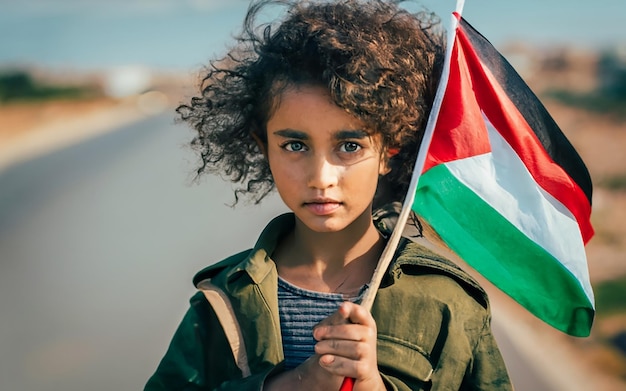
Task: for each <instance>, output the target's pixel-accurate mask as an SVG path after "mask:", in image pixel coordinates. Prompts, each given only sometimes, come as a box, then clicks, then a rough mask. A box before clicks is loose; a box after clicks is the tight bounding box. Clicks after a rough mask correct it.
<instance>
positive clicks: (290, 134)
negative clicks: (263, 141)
mask: <svg viewBox="0 0 626 391" xmlns="http://www.w3.org/2000/svg"><path fill="white" fill-rule="evenodd" d="M274 134H275V135H276V136H281V137H284V138H295V139H297V140H308V139H309V136H308V135H307V134H306V133H305V132H301V131H299V130H293V129H281V130H277V131H275V132H274Z"/></svg>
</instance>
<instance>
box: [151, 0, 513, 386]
mask: <svg viewBox="0 0 626 391" xmlns="http://www.w3.org/2000/svg"><path fill="white" fill-rule="evenodd" d="M396 3H397V1H390V2H387V1H383V0H331V1H286V0H285V1H267V0H261V1H257V2H253V3H252V4H251V6H250V8H249V11H248V14H247V17H246V20H245V24H244V33H243V34H242V36H240V37H239V38H238V46H236V47H235V48H234V49H232V50H231V51H230V53H229V54H228V55H227V56H226V57H225V58H223V59H222V60H220V61H216V62H213V63H212V64H211V67H210V69H209V71H208V74H207V76H206V77H205V78H204V81H203V85H202V94H201V96H200V97H197V98H193V99H192V100H191V102H190V104H188V105H183V106H180V107H179V108H178V112H179V113H180V115H181V118H182V119H183V120H184V121H186V122H188V123H189V124H190V125H191V126H192V127H193V128H194V129H195V130H196V131H197V136H196V137H195V138H194V140H193V141H192V145H193V146H194V147H195V148H196V149H197V150H198V151H199V153H200V156H201V158H202V165H201V167H200V168H199V170H198V173H199V174H202V173H204V172H206V171H208V172H212V173H218V174H221V175H226V176H228V177H229V178H230V179H231V180H232V181H233V182H239V183H242V184H243V187H241V188H240V189H238V190H237V191H236V192H235V198H236V199H239V198H240V197H244V196H246V197H250V199H251V200H253V201H254V202H260V201H261V199H262V198H263V197H264V196H265V195H267V194H268V193H269V192H270V191H271V190H272V189H273V188H274V187H275V188H276V189H277V190H278V193H279V194H280V196H281V198H282V200H283V201H284V203H285V204H286V205H287V207H288V208H289V209H290V210H291V211H292V212H293V213H289V214H286V215H283V216H279V217H277V218H276V219H274V220H273V221H271V222H270V223H269V225H268V226H267V227H266V228H265V230H264V231H263V233H262V234H261V236H260V238H259V239H258V241H257V244H256V245H255V247H254V248H253V249H250V250H246V251H243V252H241V253H239V254H236V255H233V256H231V257H229V258H227V259H225V260H223V261H221V262H218V263H216V264H214V265H212V266H209V267H208V268H206V269H204V270H202V271H201V272H200V273H198V274H197V275H196V277H195V278H194V283H195V284H196V286H197V287H198V288H199V290H200V291H199V292H198V294H196V295H195V296H194V297H193V298H192V299H191V307H190V309H189V310H188V312H187V314H186V315H185V318H184V319H183V321H182V323H181V324H180V326H179V328H178V330H177V331H176V334H175V335H174V338H173V340H172V342H171V344H170V347H169V349H168V351H167V353H166V355H165V357H164V358H163V359H162V361H161V364H160V365H159V367H158V369H157V370H156V373H155V374H154V375H153V376H152V377H151V378H150V380H149V381H148V383H147V385H146V390H214V389H220V390H261V389H263V390H338V389H339V387H340V385H341V382H342V380H343V379H344V377H350V378H353V379H354V381H355V382H354V390H355V391H372V390H385V389H390V390H458V389H463V390H479V389H480V390H488V389H493V390H507V389H511V386H510V383H509V379H508V375H507V371H506V368H505V366H504V364H503V362H502V358H501V356H500V353H499V351H498V348H497V346H496V343H495V341H494V338H493V336H492V334H491V329H490V311H489V306H488V301H487V297H486V294H485V292H484V291H483V290H482V289H481V288H480V286H479V285H478V284H477V283H476V282H475V281H474V280H472V279H471V278H470V277H469V276H468V275H467V274H465V273H464V272H463V271H461V270H460V269H459V268H457V267H456V266H455V265H454V264H452V263H450V262H449V261H447V260H445V259H444V258H443V257H441V256H440V255H437V254H436V253H433V252H431V251H429V250H428V249H427V248H426V247H424V246H422V245H420V244H418V243H417V242H416V241H411V240H409V239H403V240H402V241H401V243H400V245H399V247H398V249H397V251H396V253H395V256H394V261H393V262H392V264H391V266H390V267H389V269H388V271H387V274H386V276H385V278H384V280H383V282H382V284H381V286H380V288H379V290H378V293H377V295H376V300H375V302H374V304H373V307H372V309H371V312H369V311H367V310H366V309H365V308H363V307H361V306H360V305H359V304H358V303H359V302H360V299H361V298H362V296H363V294H364V293H365V292H366V291H367V289H368V283H369V281H370V278H371V276H372V273H373V271H374V269H375V268H376V265H377V263H378V259H379V257H380V254H381V252H382V250H383V248H384V246H385V243H386V238H387V237H388V235H389V234H390V232H391V229H392V228H393V223H394V218H395V217H396V216H397V214H396V209H397V203H394V202H395V201H401V200H402V198H403V196H404V194H405V191H406V187H407V185H408V182H409V178H410V175H411V169H412V164H413V162H414V160H415V154H416V153H417V149H418V146H419V143H420V140H421V136H422V132H423V128H424V125H425V122H426V119H427V115H428V111H429V109H430V106H431V103H432V100H433V97H434V93H435V89H436V85H437V81H438V75H439V72H440V68H441V64H442V61H443V52H444V48H443V46H444V45H443V39H442V34H441V31H439V29H438V26H437V23H436V21H435V20H433V17H432V16H430V15H428V14H424V13H419V14H411V13H409V12H408V11H405V10H403V9H401V8H399V6H398V5H397V4H396ZM278 4H280V5H282V6H285V7H287V13H286V15H287V16H286V18H285V19H284V20H283V21H282V22H281V23H280V24H278V25H265V26H263V25H261V26H257V22H256V18H257V16H258V15H259V14H260V13H261V12H262V11H263V10H265V9H267V7H268V5H272V6H276V5H278ZM271 11H275V8H271Z"/></svg>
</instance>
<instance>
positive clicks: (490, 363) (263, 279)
mask: <svg viewBox="0 0 626 391" xmlns="http://www.w3.org/2000/svg"><path fill="white" fill-rule="evenodd" d="M293 224H294V217H293V215H292V214H286V215H282V216H279V217H277V218H276V219H274V220H273V221H272V222H271V223H270V224H269V225H268V226H267V227H266V228H265V230H264V231H263V233H262V234H261V237H260V238H259V240H258V242H257V244H256V245H255V247H254V248H253V249H251V250H246V251H243V252H241V253H239V254H235V255H233V256H231V257H229V258H227V259H225V260H223V261H221V262H219V263H217V264H214V265H212V266H209V267H207V268H206V269H204V270H202V271H201V272H199V273H198V274H197V275H196V277H195V278H194V283H195V284H196V285H197V284H198V283H199V282H200V281H202V280H205V279H207V278H208V279H210V280H211V283H212V284H214V285H216V286H218V287H219V288H221V289H222V290H223V291H224V292H225V293H226V294H227V295H228V296H229V298H230V300H231V303H232V306H233V309H234V311H235V313H236V318H237V321H238V323H239V324H240V327H241V329H242V332H243V333H242V334H243V340H244V345H245V347H246V352H247V355H248V362H249V366H250V369H251V373H252V374H251V375H250V376H248V377H246V378H242V373H241V371H240V369H239V368H238V367H237V366H236V363H235V359H234V357H233V353H232V351H231V348H230V346H229V344H228V342H227V340H226V337H225V333H224V331H223V330H222V327H221V325H220V323H219V321H218V319H217V317H216V314H215V313H214V312H213V310H212V308H211V306H210V304H209V303H208V302H207V300H206V298H205V297H204V295H203V294H202V293H201V292H198V293H197V294H196V295H194V296H193V297H192V298H191V301H190V303H191V307H190V309H189V310H188V311H187V313H186V315H185V317H184V318H183V320H182V322H181V324H180V326H179V328H178V330H177V331H176V333H175V335H174V337H173V339H172V341H171V344H170V347H169V349H168V351H167V353H166V354H165V357H163V359H162V361H161V363H160V365H159V366H158V368H157V370H156V372H155V373H154V375H153V376H152V377H151V378H150V379H149V381H148V383H147V385H146V387H145V390H148V391H153V390H237V391H244V390H261V389H262V388H263V382H264V380H265V378H266V377H267V376H268V375H269V374H271V373H273V372H275V371H276V372H277V371H280V370H281V365H282V361H283V348H282V342H281V335H280V323H279V317H278V296H277V291H278V287H277V280H278V276H277V272H276V266H275V264H274V262H273V261H272V260H271V258H270V255H271V254H272V252H273V251H274V248H275V246H276V244H277V242H278V240H279V239H280V238H281V237H282V236H283V235H284V234H286V233H288V232H289V231H291V230H292V229H293ZM372 315H373V317H374V319H375V320H376V324H377V330H378V351H377V354H378V365H379V370H380V373H381V375H382V377H383V380H384V381H385V383H386V385H387V388H388V389H390V390H433V391H434V390H511V389H512V387H511V385H510V381H509V377H508V374H507V370H506V367H505V365H504V362H503V360H502V357H501V355H500V352H499V350H498V347H497V345H496V342H495V340H494V338H493V335H492V334H491V327H490V321H491V315H490V310H489V303H488V300H487V296H486V294H485V292H484V291H483V289H482V288H481V287H480V286H479V285H478V283H476V282H475V281H474V280H473V279H472V278H471V277H470V276H469V275H467V274H466V273H465V272H463V271H462V270H461V269H459V268H458V267H457V266H456V265H454V264H453V263H451V262H450V261H448V260H446V259H444V258H442V257H440V256H439V255H437V254H435V253H433V252H431V251H430V250H428V249H426V248H425V247H423V246H421V245H419V244H417V243H414V242H412V241H410V240H408V239H404V238H403V239H402V241H401V243H400V245H399V247H398V250H397V252H396V254H395V259H394V261H393V262H392V264H391V265H390V267H389V270H388V273H387V275H386V276H385V278H384V279H383V282H382V284H381V286H380V289H379V291H378V293H377V295H376V299H375V302H374V305H373V307H372Z"/></svg>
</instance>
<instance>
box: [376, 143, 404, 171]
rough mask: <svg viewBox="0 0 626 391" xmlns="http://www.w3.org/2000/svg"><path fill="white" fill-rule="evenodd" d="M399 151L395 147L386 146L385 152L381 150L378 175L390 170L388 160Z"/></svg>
mask: <svg viewBox="0 0 626 391" xmlns="http://www.w3.org/2000/svg"><path fill="white" fill-rule="evenodd" d="M398 152H400V151H399V150H398V149H397V148H387V150H385V152H383V158H382V159H381V161H380V167H379V169H378V174H379V175H387V174H389V173H390V172H391V167H390V166H389V160H390V159H391V158H392V157H394V156H396V155H397V154H398Z"/></svg>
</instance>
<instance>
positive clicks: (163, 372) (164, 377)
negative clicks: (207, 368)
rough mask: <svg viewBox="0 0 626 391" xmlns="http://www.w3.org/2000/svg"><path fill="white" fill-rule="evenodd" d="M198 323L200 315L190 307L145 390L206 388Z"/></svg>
mask: <svg viewBox="0 0 626 391" xmlns="http://www.w3.org/2000/svg"><path fill="white" fill-rule="evenodd" d="M198 326H199V322H198V315H197V313H196V311H195V310H194V308H190V309H189V310H188V311H187V313H186V314H185V316H184V317H183V320H182V321H181V323H180V325H179V326H178V329H177V330H176V332H175V333H174V337H173V338H172V341H171V342H170V345H169V348H168V349H167V352H166V353H165V356H164V357H163V358H162V359H161V362H160V363H159V366H158V367H157V369H156V372H155V373H154V374H153V375H152V376H151V377H150V379H149V380H148V382H147V384H146V386H145V388H144V390H145V391H160V390H168V391H173V390H180V391H191V390H201V389H203V385H204V379H203V378H202V371H201V368H203V367H204V357H203V354H202V349H201V346H203V344H202V339H201V336H200V332H199V327H198Z"/></svg>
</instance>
